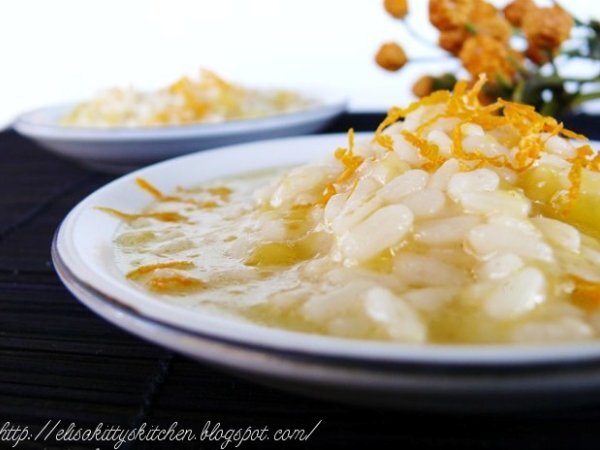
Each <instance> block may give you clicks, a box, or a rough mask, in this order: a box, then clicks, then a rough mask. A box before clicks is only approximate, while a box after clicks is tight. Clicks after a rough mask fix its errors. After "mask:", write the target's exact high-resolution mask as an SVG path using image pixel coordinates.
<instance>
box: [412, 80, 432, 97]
mask: <svg viewBox="0 0 600 450" xmlns="http://www.w3.org/2000/svg"><path fill="white" fill-rule="evenodd" d="M412 91H413V94H415V95H416V96H417V97H419V98H421V97H425V96H427V95H429V94H431V93H432V92H433V77H432V76H431V75H423V76H422V77H421V78H419V79H418V80H417V81H416V82H415V84H413V87H412Z"/></svg>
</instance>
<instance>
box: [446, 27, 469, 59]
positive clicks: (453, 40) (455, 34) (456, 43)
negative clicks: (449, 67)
mask: <svg viewBox="0 0 600 450" xmlns="http://www.w3.org/2000/svg"><path fill="white" fill-rule="evenodd" d="M471 36H473V35H472V34H471V33H470V32H469V31H467V29H466V28H465V27H464V26H463V27H457V28H451V29H449V30H443V31H441V32H440V36H439V38H438V44H439V46H440V47H442V48H443V49H444V50H446V51H447V52H450V53H452V54H453V55H455V56H456V55H458V54H459V53H460V49H461V48H462V46H463V44H464V43H465V41H466V40H467V39H468V38H469V37H471Z"/></svg>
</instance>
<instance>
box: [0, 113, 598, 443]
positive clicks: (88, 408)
mask: <svg viewBox="0 0 600 450" xmlns="http://www.w3.org/2000/svg"><path fill="white" fill-rule="evenodd" d="M379 118H380V117H379V116H377V115H349V116H345V117H343V118H341V119H340V120H339V121H338V122H337V123H336V124H334V125H333V126H331V127H330V128H329V129H328V130H327V131H342V130H345V129H346V128H347V126H348V125H353V126H355V128H356V129H357V130H361V129H373V126H374V124H376V123H377V122H378V120H379ZM112 178H114V177H112V176H108V175H103V174H99V173H94V172H91V171H88V170H86V169H83V168H81V167H79V166H77V165H75V164H73V163H71V162H68V161H65V160H62V159H59V158H57V157H55V156H52V155H50V154H49V153H47V152H45V151H44V150H42V149H41V148H39V147H38V146H36V145H35V144H34V143H32V142H30V141H27V140H25V139H23V138H21V137H19V136H18V135H17V134H16V133H14V132H13V131H11V130H7V131H4V132H1V133H0V426H2V424H3V423H4V422H5V421H8V420H10V421H11V422H12V423H14V424H20V425H26V426H28V427H29V429H30V430H32V431H33V432H36V431H37V430H39V429H41V427H42V426H43V425H44V424H45V423H46V422H47V421H48V420H49V419H61V420H62V421H63V422H65V423H67V422H71V421H75V422H76V423H77V425H78V426H82V427H95V426H96V425H97V424H98V423H99V422H103V423H105V424H115V425H120V426H122V427H135V426H137V425H139V424H141V423H143V422H147V423H148V424H160V425H163V426H168V425H170V424H171V423H172V422H173V421H177V422H179V424H180V426H187V427H190V428H193V429H194V431H197V432H200V431H201V428H202V426H203V424H204V423H205V422H206V421H207V420H211V421H212V422H213V423H214V422H217V421H219V422H221V424H222V425H223V427H226V428H233V427H247V426H255V427H259V426H265V425H267V426H269V428H270V429H275V428H287V427H290V428H299V427H308V426H312V425H313V424H314V423H316V422H317V421H318V420H322V421H323V422H322V424H321V425H320V427H319V428H318V429H317V431H316V432H315V434H314V435H313V436H312V437H311V439H310V440H309V441H307V442H305V443H303V444H302V445H295V446H294V445H291V444H287V445H284V444H278V445H275V444H272V445H273V446H274V447H276V448H323V447H325V446H327V447H336V448H337V447H341V446H350V445H352V446H353V444H355V445H358V446H359V447H358V448H361V447H363V446H367V445H370V446H372V447H374V448H384V447H389V446H392V445H393V446H394V447H395V448H398V449H406V448H432V447H437V448H445V447H453V448H454V447H458V448H465V449H466V448H482V449H483V448H486V449H487V448H512V447H516V446H517V445H518V446H519V447H520V446H521V445H527V447H528V448H566V447H569V448H584V447H586V448H594V447H595V448H598V444H597V441H598V438H600V427H599V426H598V420H599V419H600V405H597V406H596V407H585V408H581V409H577V410H567V411H554V412H550V413H549V412H537V413H530V414H527V415H520V416H485V415H476V416H475V415H474V416H457V415H441V414H428V413H421V412H415V411H387V410H379V409H373V408H362V407H357V406H347V405H342V404H336V403H332V402H327V401H324V400H320V399H309V398H305V397H300V396H296V395H292V394H289V393H286V392H282V391H279V390H276V389H271V388H268V387H264V386H261V385H258V384H254V383H252V382H250V381H243V380H241V379H238V378H236V377H234V376H230V375H228V374H225V373H223V372H220V371H218V370H215V369H213V368H211V367H209V366H206V365H204V364H201V363H198V362H196V361H192V360H190V359H188V358H185V357H182V356H179V355H177V354H173V353H172V352H170V351H168V350H166V349H163V348H160V347H157V346H155V345H152V344H149V343H147V342H145V341H142V340H140V339H138V338H136V337H133V336H131V335H129V334H127V333H125V332H123V331H121V330H120V329H117V328H115V327H114V326H112V325H110V324H109V323H107V322H105V321H103V320H101V319H100V318H98V317H96V316H95V315H94V314H93V313H91V312H90V311H89V310H87V309H86V308H85V307H83V306H82V305H80V304H79V303H78V301H77V300H76V299H75V298H74V297H73V296H72V295H71V294H70V293H69V292H68V291H67V290H66V289H65V288H64V287H63V285H62V284H61V282H60V281H59V280H58V278H57V276H56V275H55V273H54V270H53V267H52V263H51V260H50V241H51V239H52V235H53V233H54V231H55V229H56V228H57V226H58V225H59V223H60V221H61V219H62V218H63V217H64V216H65V215H66V214H67V212H68V211H69V210H70V209H71V208H72V207H73V206H75V204H76V203H77V202H79V200H81V199H82V198H83V197H84V196H86V195H87V194H89V193H91V192H92V191H94V190H95V189H97V188H98V187H99V186H101V185H103V184H105V183H106V182H108V181H110V180H111V179H112ZM0 438H1V435H0ZM3 445H6V444H3V442H2V441H1V440H0V447H2V446H3ZM25 445H27V446H25ZM53 445H55V443H50V442H46V443H33V442H28V443H26V444H21V445H20V446H19V448H50V447H52V446H53ZM71 445H73V444H71ZM86 445H88V447H86ZM211 445H212V446H211ZM211 445H204V446H203V447H202V448H218V446H217V445H215V444H211ZM97 447H98V446H97V445H92V444H89V443H87V444H86V443H80V444H77V446H76V447H73V446H72V447H71V448H97ZM100 447H101V448H110V447H109V446H106V447H103V446H100ZM134 447H135V448H137V447H139V445H137V446H136V445H134ZM245 447H248V445H246V444H245V445H244V446H242V447H241V448H245ZM267 447H268V445H261V448H267ZM121 448H124V447H121ZM229 448H232V447H229Z"/></svg>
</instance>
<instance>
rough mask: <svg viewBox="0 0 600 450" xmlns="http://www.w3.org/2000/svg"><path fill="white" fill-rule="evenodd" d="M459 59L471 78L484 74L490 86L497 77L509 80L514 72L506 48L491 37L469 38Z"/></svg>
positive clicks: (510, 55) (478, 36) (509, 54)
mask: <svg viewBox="0 0 600 450" xmlns="http://www.w3.org/2000/svg"><path fill="white" fill-rule="evenodd" d="M459 57H460V60H461V61H462V63H463V66H464V67H465V69H467V71H468V72H469V73H470V74H471V75H473V77H475V78H476V77H478V76H479V75H480V74H482V73H484V74H486V75H487V78H488V80H490V84H494V83H495V82H496V79H497V76H502V77H504V78H506V79H507V80H510V79H512V77H513V76H514V74H515V72H516V69H515V67H514V66H513V64H512V63H511V61H510V59H511V57H513V55H512V54H511V53H510V52H509V49H508V47H507V46H506V45H505V44H503V43H501V42H499V41H497V40H496V39H494V38H493V37H491V36H481V35H477V36H473V37H470V38H469V39H467V40H466V42H465V43H464V45H463V47H462V50H461V51H460V54H459Z"/></svg>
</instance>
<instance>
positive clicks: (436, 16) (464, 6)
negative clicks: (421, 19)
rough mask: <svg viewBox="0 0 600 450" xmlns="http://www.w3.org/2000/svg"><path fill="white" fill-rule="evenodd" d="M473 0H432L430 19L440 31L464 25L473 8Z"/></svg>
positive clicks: (430, 2)
mask: <svg viewBox="0 0 600 450" xmlns="http://www.w3.org/2000/svg"><path fill="white" fill-rule="evenodd" d="M473 3H474V2H473V0H430V1H429V21H430V22H431V23H432V24H433V26H434V27H436V28H437V29H438V30H440V31H446V30H451V29H453V28H457V27H459V26H463V25H464V24H465V23H466V22H467V19H468V17H469V14H470V13H471V10H472V9H473Z"/></svg>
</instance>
